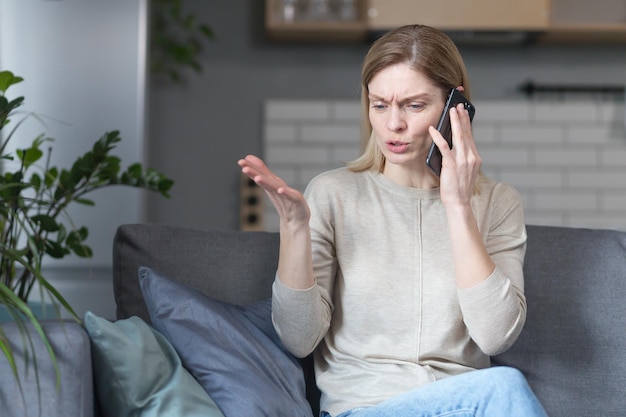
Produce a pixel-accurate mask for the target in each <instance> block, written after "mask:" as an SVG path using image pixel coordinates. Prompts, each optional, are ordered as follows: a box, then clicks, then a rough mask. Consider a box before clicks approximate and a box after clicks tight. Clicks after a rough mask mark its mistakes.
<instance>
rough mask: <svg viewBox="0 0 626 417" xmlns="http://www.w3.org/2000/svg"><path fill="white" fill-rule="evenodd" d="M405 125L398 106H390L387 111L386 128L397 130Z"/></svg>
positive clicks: (402, 114)
mask: <svg viewBox="0 0 626 417" xmlns="http://www.w3.org/2000/svg"><path fill="white" fill-rule="evenodd" d="M405 127H406V121H405V120H404V113H403V112H402V110H401V109H399V108H398V107H395V106H394V107H391V111H390V112H389V119H387V129H389V130H391V131H392V132H398V131H401V130H403V129H404V128H405Z"/></svg>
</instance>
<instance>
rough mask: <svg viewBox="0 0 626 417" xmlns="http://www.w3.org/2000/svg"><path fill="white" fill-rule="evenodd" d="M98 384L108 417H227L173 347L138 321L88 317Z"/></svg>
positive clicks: (97, 389)
mask: <svg viewBox="0 0 626 417" xmlns="http://www.w3.org/2000/svg"><path fill="white" fill-rule="evenodd" d="M85 328H86V330H87V333H88V334H89V337H90V339H91V345H92V361H93V367H94V384H95V388H96V392H97V394H98V399H99V403H100V406H101V408H102V411H103V412H104V413H103V414H104V415H105V416H116V417H124V416H134V417H163V416H185V417H224V415H223V414H222V412H221V411H220V409H219V408H218V407H217V405H216V404H215V402H214V401H213V400H212V399H211V397H209V395H208V394H207V393H206V391H205V390H204V389H203V388H202V387H201V386H200V384H198V382H197V381H196V380H195V379H194V378H193V376H191V374H190V373H189V372H188V371H187V370H186V369H185V368H184V367H183V366H182V364H181V361H180V358H179V357H178V355H177V353H176V351H175V350H174V348H173V347H172V345H170V343H169V342H168V341H167V340H166V339H165V337H163V336H162V335H161V334H159V332H158V331H156V330H155V329H153V328H151V327H150V326H148V325H147V324H146V323H145V322H144V321H143V320H141V319H140V318H138V317H131V318H128V319H126V320H118V321H116V322H114V323H112V322H110V321H108V320H106V319H104V318H101V317H99V316H97V315H95V314H93V313H91V312H89V311H88V312H87V313H85Z"/></svg>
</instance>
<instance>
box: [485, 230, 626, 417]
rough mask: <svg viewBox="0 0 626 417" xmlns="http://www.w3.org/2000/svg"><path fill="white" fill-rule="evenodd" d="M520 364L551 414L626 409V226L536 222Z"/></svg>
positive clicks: (503, 358)
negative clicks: (621, 228)
mask: <svg viewBox="0 0 626 417" xmlns="http://www.w3.org/2000/svg"><path fill="white" fill-rule="evenodd" d="M527 231H528V249H527V252H526V258H525V262H524V280H525V287H526V288H525V293H526V299H527V304H528V314H527V319H526V325H525V327H524V330H523V331H522V333H521V335H520V337H519V339H518V341H517V342H516V343H515V345H514V346H513V347H512V348H511V349H510V350H509V351H507V352H506V353H504V354H502V355H499V356H497V357H495V358H494V359H493V362H494V364H496V365H509V366H513V367H516V368H518V369H520V370H521V371H522V372H524V374H526V376H527V378H528V382H529V383H530V385H531V386H532V388H533V389H534V391H535V392H536V393H537V396H538V397H539V399H540V400H541V401H542V403H543V404H544V406H545V407H546V410H547V411H548V414H549V415H550V416H551V417H565V416H592V415H602V416H621V415H624V404H625V403H624V392H623V391H624V386H626V349H625V348H624V347H625V346H626V332H625V331H624V329H626V303H625V302H624V298H625V297H626V233H624V232H619V231H612V230H598V229H594V230H592V229H582V228H567V227H551V226H528V227H527Z"/></svg>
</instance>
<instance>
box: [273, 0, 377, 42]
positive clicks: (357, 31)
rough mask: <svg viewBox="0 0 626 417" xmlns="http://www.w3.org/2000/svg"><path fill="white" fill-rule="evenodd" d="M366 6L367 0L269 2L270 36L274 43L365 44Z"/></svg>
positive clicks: (283, 0) (291, 0)
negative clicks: (361, 42) (363, 42)
mask: <svg viewBox="0 0 626 417" xmlns="http://www.w3.org/2000/svg"><path fill="white" fill-rule="evenodd" d="M365 6H366V0H353V1H343V0H341V1H338V0H326V1H324V0H265V29H266V33H267V35H268V37H269V38H270V39H271V40H274V41H293V42H299V41H305V42H355V41H363V40H365V39H366V37H367V34H368V31H369V29H368V27H367V21H366V13H365ZM324 8H325V9H324ZM320 9H321V10H320Z"/></svg>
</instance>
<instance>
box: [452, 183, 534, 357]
mask: <svg viewBox="0 0 626 417" xmlns="http://www.w3.org/2000/svg"><path fill="white" fill-rule="evenodd" d="M490 201H491V207H490V209H491V210H490V213H491V215H490V216H489V217H488V219H487V220H486V224H485V225H484V226H483V238H484V241H485V245H486V247H487V251H488V252H489V254H490V256H491V257H492V259H493V261H494V262H495V264H496V268H495V270H494V272H493V273H492V274H491V276H490V277H489V278H487V279H486V280H485V281H483V282H482V283H480V284H478V285H475V286H474V287H471V288H466V289H459V290H458V296H459V303H460V306H461V310H462V313H463V320H464V322H465V324H466V326H467V328H468V330H469V333H470V336H471V337H472V339H473V340H474V341H475V342H476V344H477V345H478V346H479V347H480V348H481V350H482V351H483V352H484V353H485V354H487V355H490V356H493V355H496V354H498V353H501V352H504V351H505V350H507V349H508V348H510V347H511V346H512V345H513V343H514V342H515V341H516V340H517V338H518V336H519V334H520V333H521V331H522V328H523V327H524V323H525V321H526V298H525V296H524V276H523V264H524V255H525V252H526V227H525V220H524V212H523V206H522V200H521V196H520V195H519V194H518V193H517V191H516V190H515V189H513V188H512V187H508V186H506V185H504V184H499V186H498V187H496V188H495V189H494V196H492V199H491V200H490Z"/></svg>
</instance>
